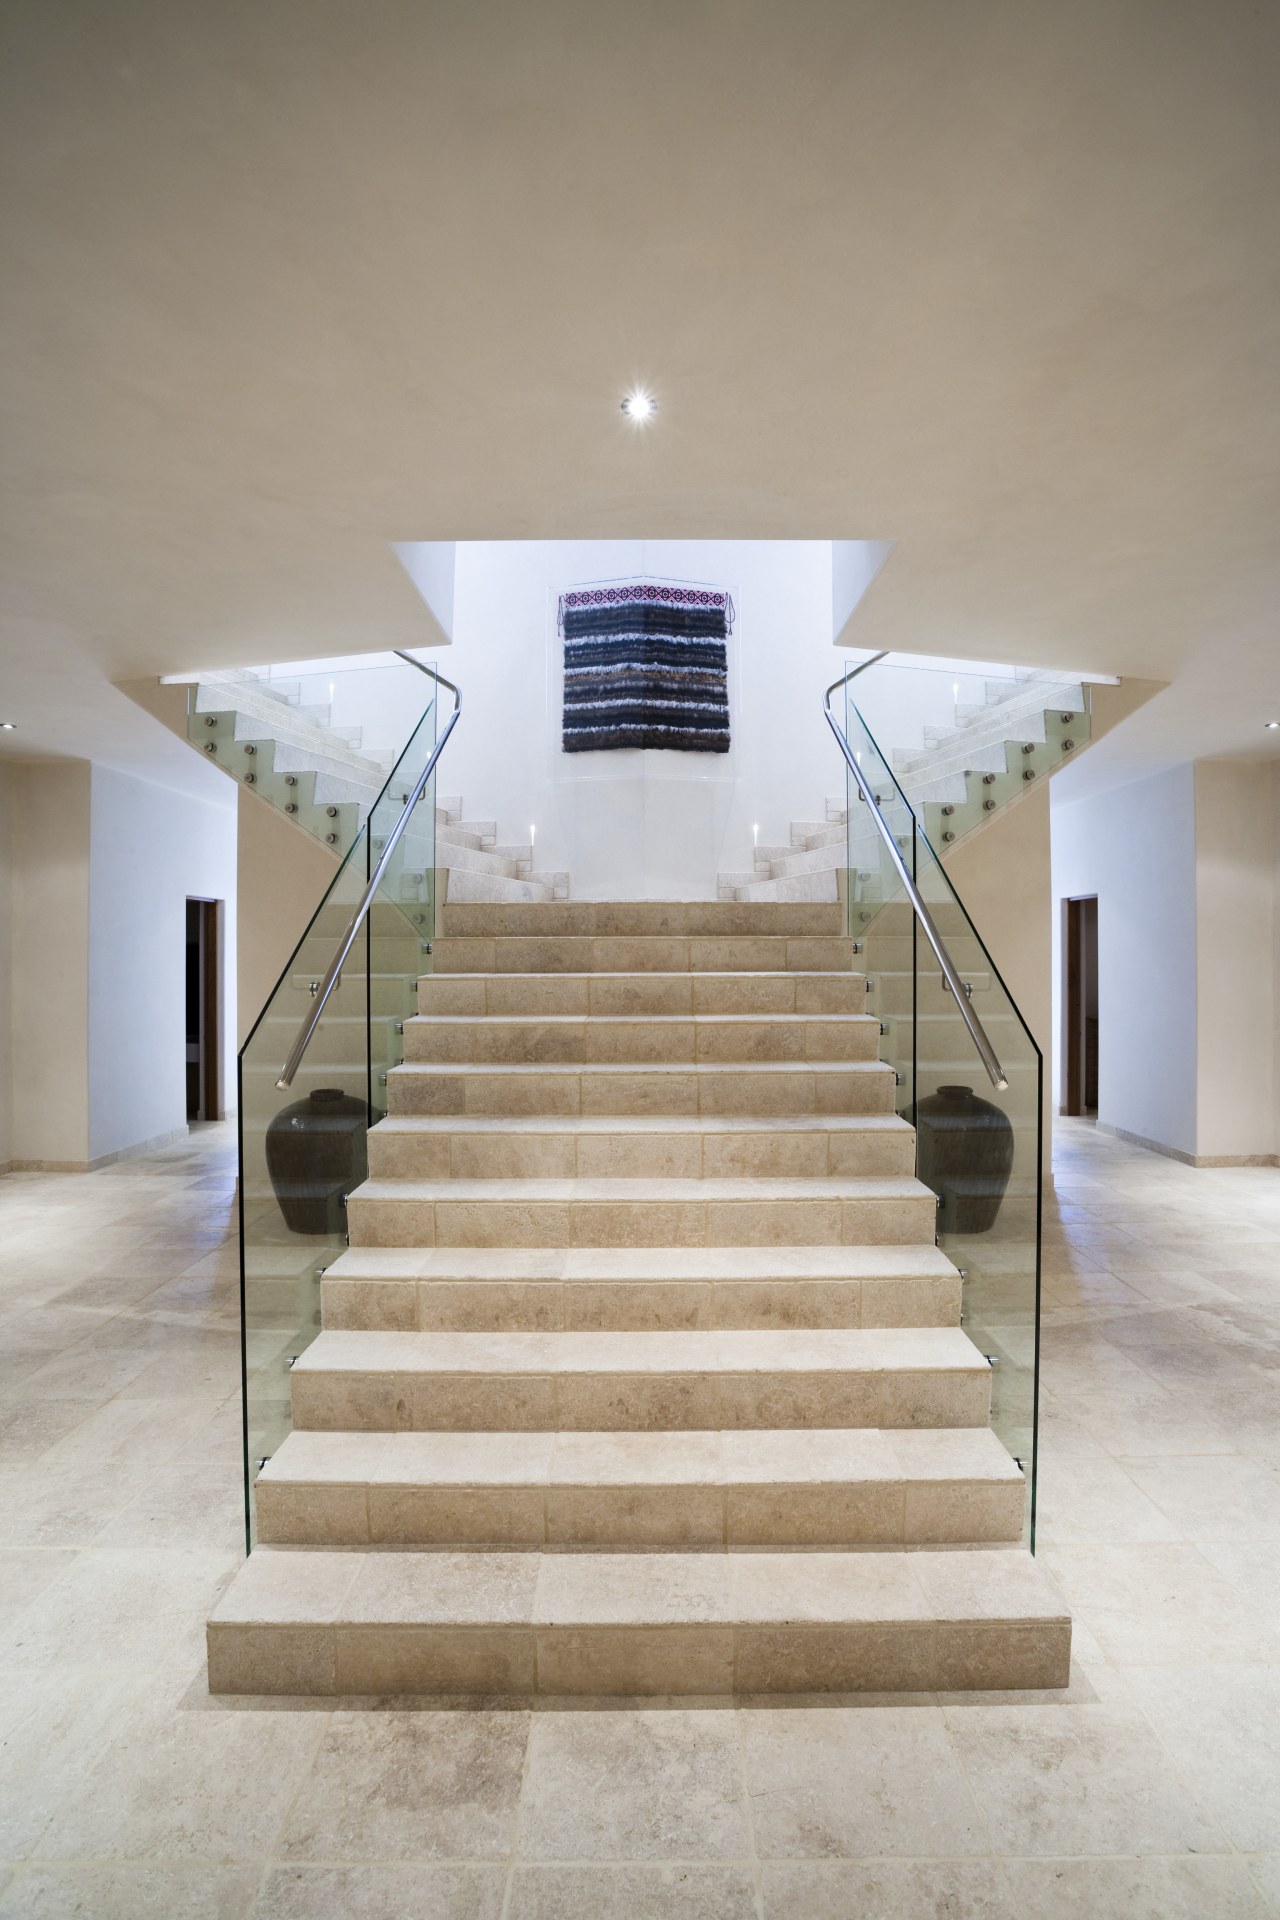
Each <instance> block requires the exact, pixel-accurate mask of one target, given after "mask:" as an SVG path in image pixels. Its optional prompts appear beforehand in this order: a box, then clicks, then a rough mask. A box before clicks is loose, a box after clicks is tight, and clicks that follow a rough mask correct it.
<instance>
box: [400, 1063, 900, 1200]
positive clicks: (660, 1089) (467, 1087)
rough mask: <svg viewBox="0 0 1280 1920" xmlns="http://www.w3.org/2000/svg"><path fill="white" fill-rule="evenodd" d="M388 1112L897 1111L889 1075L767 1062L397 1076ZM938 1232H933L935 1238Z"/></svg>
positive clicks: (685, 1113)
mask: <svg viewBox="0 0 1280 1920" xmlns="http://www.w3.org/2000/svg"><path fill="white" fill-rule="evenodd" d="M387 1092H388V1095H389V1098H390V1111H391V1112H392V1113H393V1114H396V1115H397V1116H407V1115H411V1114H415V1113H417V1114H449V1113H459V1114H470V1115H473V1116H476V1117H480V1116H490V1117H498V1118H501V1117H512V1118H514V1117H523V1116H526V1115H549V1116H553V1117H557V1118H563V1117H565V1116H574V1115H590V1114H600V1115H610V1116H613V1117H615V1118H616V1117H622V1116H625V1115H628V1114H650V1115H663V1114H673V1115H674V1114H678V1115H681V1116H683V1117H686V1118H687V1117H692V1116H694V1115H697V1114H702V1115H707V1116H716V1115H720V1116H723V1117H738V1118H743V1117H746V1118H754V1117H758V1116H759V1115H762V1114H766V1115H767V1114H774V1115H778V1116H780V1117H785V1116H789V1115H797V1114H820V1113H832V1114H870V1113H891V1112H892V1111H893V1106H894V1097H895V1094H896V1092H897V1088H896V1086H895V1083H894V1077H893V1074H892V1073H891V1072H889V1071H888V1070H886V1071H885V1072H883V1073H879V1072H874V1073H865V1072H864V1073H838V1072H837V1073H822V1074H806V1073H794V1072H793V1073H785V1074H784V1073H776V1074H774V1073H770V1072H769V1070H768V1068H767V1067H756V1068H752V1069H746V1070H744V1071H743V1072H741V1073H718V1074H710V1073H698V1072H696V1071H693V1070H681V1069H679V1068H673V1069H672V1070H671V1071H670V1072H667V1073H647V1074H640V1073H628V1072H626V1070H625V1069H619V1070H617V1071H616V1072H607V1071H606V1072H595V1073H590V1074H576V1073H559V1074H550V1073H548V1074H540V1073H537V1072H530V1073H523V1074H519V1073H510V1074H504V1073H493V1074H486V1075H485V1076H484V1077H483V1078H480V1077H478V1076H476V1075H469V1074H466V1073H451V1072H448V1071H441V1072H439V1073H394V1072H393V1073H391V1074H389V1075H388V1078H387ZM931 1237H932V1236H931Z"/></svg>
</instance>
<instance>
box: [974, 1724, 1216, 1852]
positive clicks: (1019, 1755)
mask: <svg viewBox="0 0 1280 1920" xmlns="http://www.w3.org/2000/svg"><path fill="white" fill-rule="evenodd" d="M944 1711H945V1714H946V1718H947V1724H948V1726H949V1728H950V1731H951V1738H952V1741H953V1743H954V1746H955V1748H956V1751H957V1753H958V1754H959V1756H960V1760H961V1762H962V1764H963V1766H964V1770H965V1773H966V1775H967V1777H968V1779H969V1781H970V1783H971V1785H972V1787H973V1791H974V1794H975V1796H976V1798H977V1801H978V1804H979V1806H980V1808H981V1810H982V1813H983V1815H984V1817H985V1819H986V1823H987V1829H988V1831H989V1833H990V1835H991V1841H992V1844H993V1845H994V1847H995V1849H996V1851H997V1852H1000V1853H1009V1854H1033V1855H1038V1856H1045V1855H1057V1854H1134V1855H1140V1854H1148V1853H1192V1852H1194V1853H1201V1852H1212V1851H1214V1850H1222V1848H1223V1846H1224V1840H1223V1835H1222V1831H1221V1829H1220V1827H1219V1826H1218V1825H1217V1824H1216V1823H1215V1822H1214V1821H1213V1820H1212V1819H1211V1818H1210V1816H1209V1815H1208V1813H1207V1812H1206V1811H1205V1809H1204V1808H1203V1806H1202V1805H1201V1804H1200V1803H1199V1802H1198V1801H1197V1799H1196V1798H1195V1796H1194V1795H1193V1793H1192V1792H1191V1791H1190V1790H1189V1788H1188V1787H1187V1785H1186V1784H1185V1781H1184V1778H1183V1776H1182V1774H1181V1772H1180V1771H1178V1770H1176V1769H1175V1768H1174V1766H1173V1764H1172V1763H1171V1761H1170V1760H1169V1759H1168V1757H1167V1755H1166V1753H1165V1750H1164V1748H1163V1747H1162V1745H1161V1743H1160V1741H1159V1740H1157V1738H1156V1737H1155V1735H1154V1734H1153V1733H1152V1732H1151V1731H1150V1729H1149V1728H1148V1727H1147V1725H1146V1724H1145V1723H1144V1721H1143V1720H1142V1719H1141V1717H1140V1715H1139V1714H1138V1713H1137V1712H1136V1711H1135V1710H1132V1709H1130V1710H1127V1711H1126V1710H1125V1709H1124V1708H1123V1707H1122V1706H1116V1705H1108V1704H1106V1703H1103V1702H1099V1703H1098V1704H1096V1705H1093V1706H1035V1707H994V1706H993V1707H984V1706H982V1705H974V1706H973V1707H968V1706H964V1707H948V1708H946V1709H945V1710H944Z"/></svg>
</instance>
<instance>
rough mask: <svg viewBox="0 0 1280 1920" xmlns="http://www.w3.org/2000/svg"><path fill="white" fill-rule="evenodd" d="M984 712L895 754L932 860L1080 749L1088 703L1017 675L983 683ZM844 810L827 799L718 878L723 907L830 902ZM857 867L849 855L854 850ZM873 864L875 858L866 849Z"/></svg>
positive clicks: (1072, 692)
mask: <svg viewBox="0 0 1280 1920" xmlns="http://www.w3.org/2000/svg"><path fill="white" fill-rule="evenodd" d="M986 693H987V699H986V703H985V705H983V706H965V705H958V706H957V707H956V720H955V724H954V725H953V726H950V727H926V728H925V729H924V745H923V746H922V747H907V748H903V747H895V748H894V749H893V750H892V751H891V752H890V754H889V758H890V760H891V762H892V765H893V772H894V777H895V779H896V780H897V782H898V785H899V786H900V787H901V789H902V791H903V794H904V795H905V796H906V799H907V800H908V802H909V803H910V805H911V808H912V810H913V811H914V813H915V815H916V818H917V819H918V820H919V822H920V824H921V826H922V827H923V828H924V831H925V834H926V836H927V837H928V839H929V841H930V843H931V845H933V846H934V847H936V848H937V849H938V850H939V852H942V851H944V850H945V849H946V848H948V847H950V846H952V845H953V844H954V842H955V841H957V840H959V839H961V838H962V837H963V836H964V835H965V834H966V833H971V832H972V831H973V830H974V828H976V827H980V826H982V825H983V823H984V822H985V821H987V820H989V819H990V818H991V816H992V814H993V813H997V812H999V811H1000V810H1001V809H1002V808H1003V807H1006V806H1009V805H1011V804H1012V803H1013V802H1014V801H1016V800H1019V799H1021V798H1022V797H1023V796H1024V795H1025V794H1026V793H1028V792H1029V791H1030V790H1031V787H1032V785H1033V783H1034V782H1035V781H1037V780H1041V779H1046V778H1048V777H1049V776H1050V775H1051V774H1053V773H1054V772H1055V771H1056V770H1057V768H1058V767H1060V766H1061V765H1062V764H1063V762H1064V760H1065V759H1066V758H1067V757H1068V756H1069V755H1070V754H1072V753H1074V752H1076V751H1077V750H1078V749H1079V748H1080V747H1083V746H1085V745H1086V744H1087V743H1088V740H1089V735H1090V722H1089V704H1088V694H1087V691H1086V689H1085V688H1084V687H1083V686H1081V685H1080V684H1079V682H1077V681H1064V680H1063V679H1062V678H1061V677H1060V676H1058V675H1055V674H1040V673H1025V674H1022V675H1020V676H1019V677H1018V678H1017V679H1014V680H998V681H991V682H989V683H988V684H987V689H986ZM847 822H848V812H847V810H846V806H845V802H844V800H843V799H839V800H828V801H827V803H826V817H825V819H823V820H796V821H793V822H792V823H791V837H790V844H789V845H788V846H785V847H781V846H780V847H771V846H763V847H761V846H758V847H756V849H755V855H754V865H753V868H752V871H751V872H749V873H722V874H721V875H720V876H719V885H718V893H719V897H720V898H721V899H722V900H744V901H745V900H761V901H764V900H797V901H799V900H834V899H835V898H836V897H837V880H836V874H837V871H838V870H839V869H842V868H844V867H845V866H847V865H848V863H849V849H848V846H847V840H848V833H847ZM853 857H854V860H855V862H856V860H857V857H858V856H857V849H856V848H855V850H854V855H853ZM871 857H872V858H873V859H874V858H875V857H876V855H875V853H874V850H872V856H871Z"/></svg>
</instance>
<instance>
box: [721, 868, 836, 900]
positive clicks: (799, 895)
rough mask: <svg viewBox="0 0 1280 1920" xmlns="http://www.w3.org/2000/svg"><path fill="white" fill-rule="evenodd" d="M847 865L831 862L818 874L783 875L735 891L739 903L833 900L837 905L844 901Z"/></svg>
mask: <svg viewBox="0 0 1280 1920" xmlns="http://www.w3.org/2000/svg"><path fill="white" fill-rule="evenodd" d="M843 870H844V862H843V861H841V862H840V864H839V868H838V869H837V867H836V865H835V864H834V863H833V862H828V864H827V866H826V867H825V868H824V870H823V871H821V872H818V873H790V874H783V875H781V876H780V877H779V878H778V879H776V880H753V881H752V882H750V884H749V885H747V886H745V887H736V888H735V889H734V892H735V894H736V897H737V898H738V900H739V901H742V902H744V903H746V902H755V903H761V902H764V901H776V902H778V903H784V902H787V903H791V904H792V905H793V906H794V905H798V904H799V903H801V902H805V901H822V900H830V901H832V902H833V903H834V902H836V901H837V900H838V899H839V898H840V886H841V881H840V878H839V875H840V874H841V873H843Z"/></svg>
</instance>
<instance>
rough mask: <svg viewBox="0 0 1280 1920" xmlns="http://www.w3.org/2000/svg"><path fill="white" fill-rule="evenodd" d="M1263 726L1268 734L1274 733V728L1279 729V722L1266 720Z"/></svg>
mask: <svg viewBox="0 0 1280 1920" xmlns="http://www.w3.org/2000/svg"><path fill="white" fill-rule="evenodd" d="M1263 724H1264V725H1265V727H1266V729H1267V732H1268V733H1274V732H1275V730H1276V728H1277V727H1280V720H1267V721H1264V723H1263Z"/></svg>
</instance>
